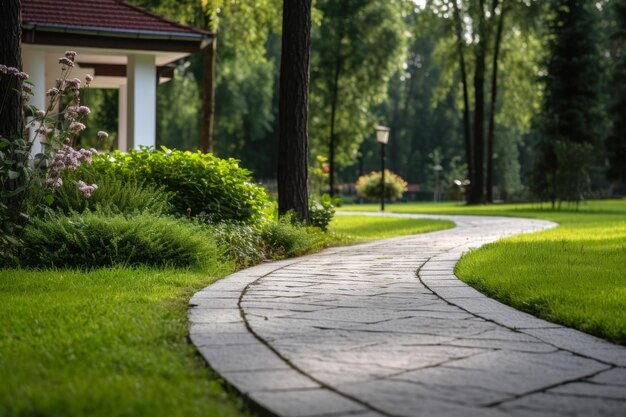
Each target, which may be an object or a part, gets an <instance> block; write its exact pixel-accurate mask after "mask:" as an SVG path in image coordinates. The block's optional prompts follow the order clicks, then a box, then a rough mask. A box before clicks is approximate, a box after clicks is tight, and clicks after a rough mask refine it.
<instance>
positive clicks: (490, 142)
mask: <svg viewBox="0 0 626 417" xmlns="http://www.w3.org/2000/svg"><path fill="white" fill-rule="evenodd" d="M497 8H498V0H492V7H491V15H492V16H496V10H497ZM506 10H507V9H506V0H502V6H501V8H500V17H499V18H498V27H497V29H496V37H495V40H494V50H493V61H492V65H491V100H490V102H489V126H488V127H487V181H486V183H487V184H486V185H487V202H488V203H493V186H494V178H493V176H494V163H493V158H494V150H495V146H494V145H495V136H496V104H497V98H498V68H499V61H498V60H499V59H500V46H501V45H502V31H503V29H504V15H505V12H506Z"/></svg>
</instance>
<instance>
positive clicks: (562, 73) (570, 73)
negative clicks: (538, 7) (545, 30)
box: [533, 0, 603, 206]
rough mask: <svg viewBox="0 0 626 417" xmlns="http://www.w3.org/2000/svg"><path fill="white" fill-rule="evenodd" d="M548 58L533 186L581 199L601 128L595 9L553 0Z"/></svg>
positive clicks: (575, 0)
mask: <svg viewBox="0 0 626 417" xmlns="http://www.w3.org/2000/svg"><path fill="white" fill-rule="evenodd" d="M551 11H552V14H551V16H550V36H549V41H548V52H549V58H548V63H547V75H546V77H545V80H544V81H545V92H544V103H543V108H542V116H541V138H540V140H539V142H538V145H537V150H536V165H535V170H534V181H533V190H534V191H535V193H536V194H537V195H538V196H540V197H543V198H548V199H550V200H551V201H552V204H553V206H554V204H555V203H556V202H557V201H563V200H567V201H575V202H578V201H580V200H582V199H583V198H584V196H585V194H586V193H587V192H588V191H589V188H590V181H589V170H590V168H591V166H592V164H593V163H594V158H595V157H596V155H597V152H594V149H597V145H599V144H600V143H601V140H602V133H603V130H602V129H603V127H602V126H603V113H602V102H601V77H600V75H599V74H601V72H602V68H601V66H600V62H601V59H600V54H599V50H598V41H597V31H596V19H597V10H596V9H595V5H594V4H593V2H589V1H587V0H553V2H552V4H551Z"/></svg>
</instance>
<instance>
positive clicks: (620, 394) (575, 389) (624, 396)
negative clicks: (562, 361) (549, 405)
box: [547, 382, 626, 401]
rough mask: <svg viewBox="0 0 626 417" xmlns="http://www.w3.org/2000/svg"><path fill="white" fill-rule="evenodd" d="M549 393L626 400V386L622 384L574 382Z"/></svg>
mask: <svg viewBox="0 0 626 417" xmlns="http://www.w3.org/2000/svg"><path fill="white" fill-rule="evenodd" d="M547 393H548V394H567V395H575V396H580V397H592V398H610V399H613V400H622V401H626V388H624V387H623V386H620V385H609V386H607V385H600V384H590V383H588V382H573V383H570V384H565V385H561V386H558V387H556V388H553V389H551V390H549V391H547Z"/></svg>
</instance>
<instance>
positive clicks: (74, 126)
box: [69, 122, 87, 132]
mask: <svg viewBox="0 0 626 417" xmlns="http://www.w3.org/2000/svg"><path fill="white" fill-rule="evenodd" d="M86 127H87V126H85V125H84V124H82V123H81V122H72V123H70V127H69V129H70V130H72V131H74V132H81V131H83V130H85V128H86Z"/></svg>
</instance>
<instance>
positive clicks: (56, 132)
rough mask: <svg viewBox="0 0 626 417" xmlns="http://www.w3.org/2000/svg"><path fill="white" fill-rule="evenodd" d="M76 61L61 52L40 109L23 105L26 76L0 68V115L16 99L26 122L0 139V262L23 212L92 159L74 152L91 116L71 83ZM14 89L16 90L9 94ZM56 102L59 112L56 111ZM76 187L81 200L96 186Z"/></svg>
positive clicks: (88, 152)
mask: <svg viewBox="0 0 626 417" xmlns="http://www.w3.org/2000/svg"><path fill="white" fill-rule="evenodd" d="M76 56H77V53H76V52H74V51H67V52H65V54H64V56H63V57H61V58H59V64H60V66H61V72H60V77H59V79H57V80H56V83H55V85H54V87H52V88H50V89H49V90H48V91H47V93H46V96H47V98H48V105H47V107H46V108H45V109H38V108H36V107H35V106H31V105H29V104H28V101H29V98H30V97H31V96H32V95H33V92H32V89H33V84H32V83H31V82H30V81H28V79H29V75H28V74H26V73H25V72H22V71H20V70H18V69H17V68H14V67H7V66H5V65H1V64H0V81H5V82H0V86H2V85H5V88H4V90H5V91H0V97H2V98H1V100H2V101H0V115H1V114H2V112H3V111H5V110H8V109H5V103H6V101H7V100H6V99H7V97H8V96H9V94H19V95H20V97H21V100H22V102H23V103H24V109H20V111H23V110H25V113H26V114H27V115H28V117H29V121H28V122H27V123H26V126H25V127H26V129H22V128H21V127H20V129H18V131H21V132H22V134H21V135H17V137H3V136H1V135H0V219H1V220H2V223H3V226H2V227H1V228H0V256H2V255H3V251H2V246H7V244H9V245H10V244H16V243H17V242H18V241H17V238H16V236H17V234H18V232H19V230H20V229H21V226H22V225H23V224H24V223H25V221H26V220H27V219H28V215H27V214H28V213H26V214H25V213H24V212H29V211H33V210H34V209H35V208H37V207H41V206H44V207H45V206H46V203H47V204H49V203H50V201H51V200H52V195H51V193H52V192H53V190H54V189H55V188H56V187H59V186H61V185H62V184H63V180H62V178H61V174H62V173H63V171H64V170H76V169H77V168H78V167H79V166H80V165H81V164H82V163H87V164H90V163H91V161H92V156H93V155H94V154H97V151H96V150H95V149H78V150H77V149H74V145H75V143H76V139H77V138H78V136H79V134H80V132H81V131H83V130H84V129H85V127H86V126H85V124H84V121H85V119H86V117H87V116H88V115H89V113H90V112H91V110H90V109H89V107H87V106H84V105H82V104H81V101H80V91H81V85H82V84H83V82H82V80H81V79H79V78H75V77H72V69H73V67H74V63H75V59H76ZM3 78H5V79H4V80H3ZM84 81H85V83H84V84H85V86H86V87H89V85H90V83H91V82H92V81H93V77H92V76H91V75H87V76H86V77H85V80H84ZM15 85H17V88H13V87H14V86H15ZM61 102H63V103H64V104H65V108H63V109H61V110H57V109H59V107H60V105H61ZM11 110H12V111H14V110H15V109H11ZM22 114H23V113H22ZM98 136H99V137H100V138H105V137H106V136H108V135H107V133H106V132H99V133H98ZM37 143H40V144H41V152H38V153H36V154H34V155H33V152H32V151H33V149H34V147H35V144H37ZM76 185H77V187H78V189H79V190H80V191H81V192H82V194H83V195H84V196H85V197H86V198H89V197H90V196H91V194H92V193H93V192H94V190H96V189H97V188H98V186H97V185H96V184H85V183H84V182H82V181H77V184H76ZM26 206H28V207H26Z"/></svg>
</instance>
